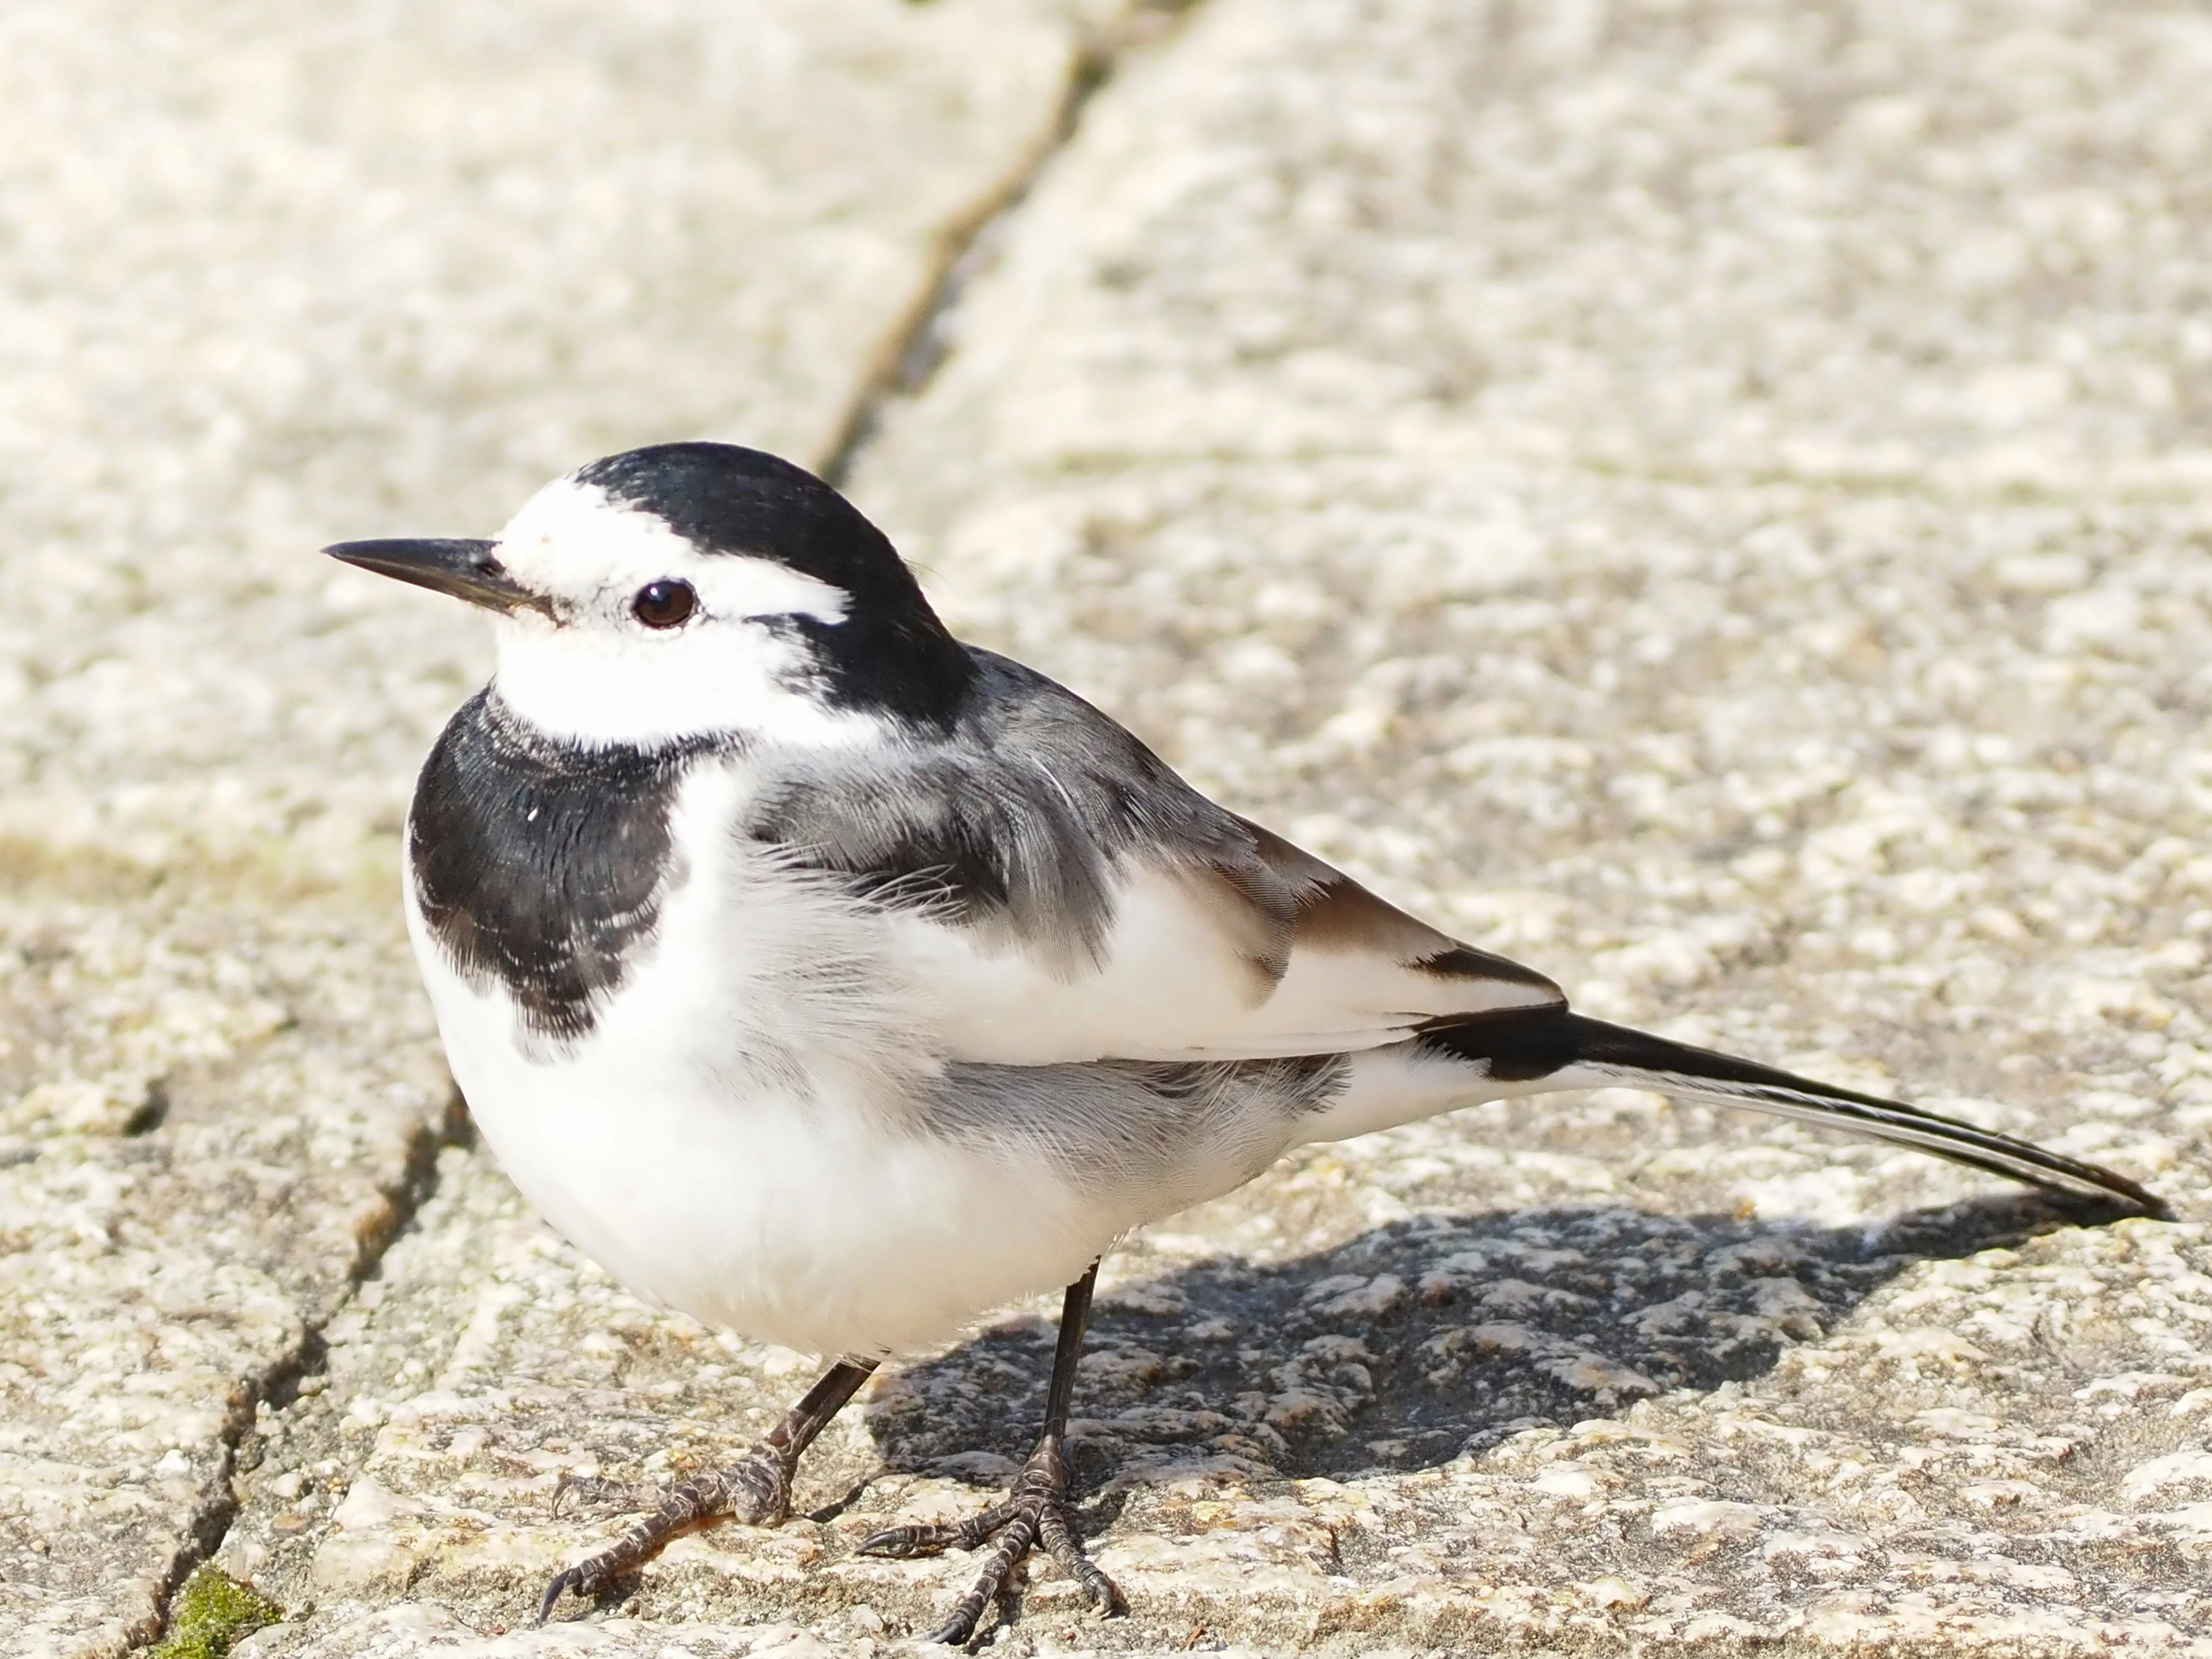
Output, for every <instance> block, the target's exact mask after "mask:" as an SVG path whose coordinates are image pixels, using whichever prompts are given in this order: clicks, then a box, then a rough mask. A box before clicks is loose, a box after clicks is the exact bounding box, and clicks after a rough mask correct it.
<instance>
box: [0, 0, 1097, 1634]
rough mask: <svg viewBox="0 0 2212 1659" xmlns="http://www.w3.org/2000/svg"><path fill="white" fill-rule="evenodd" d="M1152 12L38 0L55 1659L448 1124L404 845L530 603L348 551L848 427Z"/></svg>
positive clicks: (26, 687) (108, 1615) (11, 172)
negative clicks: (498, 623)
mask: <svg viewBox="0 0 2212 1659" xmlns="http://www.w3.org/2000/svg"><path fill="white" fill-rule="evenodd" d="M1094 14H1095V15H1094ZM1107 15H1109V11H1108V9H1106V8H1103V7H1100V8H1092V9H1090V11H1089V12H1086V11H1085V9H1084V8H1081V7H1066V6H1062V5H1060V4H1056V3H1052V0H961V3H958V4H953V5H941V6H933V7H918V6H908V5H905V4H902V3H897V0H831V3H825V0H803V3H801V0H792V3H778V0H758V3H751V0H748V3H744V4H738V5H728V4H716V5H701V4H689V3H681V0H671V3H648V4H642V5H625V6H623V7H622V8H620V9H618V10H609V9H605V8H602V7H592V6H588V5H574V4H563V3H558V0H550V3H542V4H540V3H532V4H529V5H524V6H514V5H498V4H484V5H477V4H460V5H454V4H438V5H420V4H412V3H401V4H397V5H368V4H360V5H356V4H341V5H319V6H312V7H307V8H299V7H283V6H270V5H265V4H260V3H238V4H226V5H220V6H209V5H203V4H170V3H161V0H143V3H123V0H117V3H101V0H95V3H91V4H82V3H75V0H70V3H52V4H48V3H36V0H33V3H26V4H22V5H10V6H9V7H8V8H6V9H5V13H4V15H0V204H4V205H0V222H4V227H5V228H4V233H0V504H4V511H3V512H0V520H4V530H0V558H4V561H5V578H6V580H5V591H6V592H7V595H8V605H7V614H6V617H5V618H4V620H0V1626H5V1629H6V1634H5V1636H4V1637H0V1648H4V1649H5V1650H8V1651H9V1652H18V1651H21V1652H55V1653H71V1654H77V1653H82V1654H94V1653H108V1652H113V1651H116V1650H119V1649H120V1648H122V1647H123V1646H125V1644H129V1643H132V1642H137V1641H142V1640H143V1639H145V1638H148V1637H149V1636H150V1635H151V1634H152V1633H153V1632H154V1631H155V1628H156V1627H157V1626H158V1622H159V1613H160V1608H161V1601H162V1599H163V1597H164V1596H165V1595H166V1594H167V1589H168V1587H169V1586H170V1585H172V1584H173V1583H174V1581H175V1579H176V1578H177V1577H178V1576H179V1571H180V1569H181V1567H182V1566H184V1565H189V1562H190V1561H191V1559H193V1558H194V1557H195V1556H196V1555H197V1553H199V1552H201V1551H203V1550H204V1549H205V1548H207V1547H211V1546H212V1545H213V1544H214V1543H216V1541H218V1540H219V1539H220V1537H221V1535H222V1531H223V1528H224V1524H225V1522H226V1520H227V1518H228V1513H229V1511H230V1510H231V1509H232V1507H233V1506H234V1494H233V1492H232V1487H231V1484H230V1482H231V1474H232V1469H231V1462H232V1458H233V1449H234V1446H235V1444H236V1443H237V1442H238V1440H239V1437H240V1436H241V1435H244V1434H246V1433H247V1431H250V1429H251V1428H252V1420H253V1418H252V1414H253V1412H254V1409H255V1403H256V1400H257V1398H263V1399H275V1400H285V1399H289V1397H290V1392H291V1388H292V1385H293V1383H294V1382H295V1380H296V1377H295V1373H297V1372H299V1371H300V1370H301V1369H302V1367H303V1366H306V1367H312V1365H313V1363H314V1355H315V1354H316V1353H317V1352H319V1341H320V1339H319V1337H317V1336H314V1335H313V1333H314V1332H315V1331H317V1330H318V1329H319V1328H320V1327H321V1326H322V1325H323V1324H324V1323H325V1322H326V1321H327V1320H328V1319H329V1317H330V1316H331V1313H332V1312H333V1311H334V1310H336V1309H337V1308H338V1307H339V1306H341V1305H343V1304H344V1303H345V1302H346V1300H347V1298H348V1297H349V1293H350V1291H351V1288H352V1285H353V1282H354V1279H356V1276H357V1275H358V1274H359V1273H360V1272H361V1271H362V1269H363V1268H364V1267H367V1266H368V1265H369V1264H371V1263H373V1262H374V1260H375V1258H376V1256H377V1255H378V1254H379V1253H380V1251H381V1249H383V1247H384V1245H385V1244H386V1242H387V1241H388V1239H389V1238H390V1237H391V1235H392V1231H393V1230H394V1225H395V1224H396V1223H398V1221H400V1220H401V1219H402V1218H404V1214H405V1213H406V1212H407V1211H408V1209H409V1208H410V1206H411V1204H412V1203H413V1201H414V1199H415V1196H416V1191H417V1189H418V1188H419V1186H420V1183H421V1179H422V1177H423V1176H427V1174H428V1170H429V1169H430V1166H431V1164H432V1163H433V1161H434V1158H435V1148H436V1144H437V1142H438V1141H439V1139H441V1136H442V1135H444V1134H445V1133H446V1130H447V1109H448V1104H449V1095H450V1085H449V1084H447V1081H446V1080H445V1078H444V1074H443V1070H442V1067H441V1065H440V1064H439V1061H438V1059H437V1056H436V1054H435V1048H434V1046H433V1043H432V1042H431V1039H430V1032H429V1024H428V1015H427V1011H426V1010H425V1009H424V1008H423V1007H422V1003H421V999H420V995H419V993H418V992H417V991H416V988H415V987H414V975H413V972H412V969H411V966H410V964H409V963H408V962H407V960H406V958H405V949H404V944H403V943H402V942H401V939H400V933H399V928H398V918H397V912H396V908H395V907H396V899H397V895H396V884H395V883H394V881H393V879H392V869H393V867H394V865H395V864H396V860H397V829H398V820H399V813H400V811H401V809H402V806H403V805H404V799H405V791H406V788H407V786H408V782H409V780H410V774H411V771H412V769H413V766H414V763H415V760H416V757H417V755H418V754H419V753H420V751H421V750H422V747H423V746H424V744H426V743H427V741H428V736H429V734H430V733H431V732H433V731H435V727H436V725H437V723H438V722H439V721H440V720H441V719H442V718H443V717H444V715H445V714H446V713H447V710H449V709H450V708H451V707H452V706H453V703H454V702H457V701H458V700H459V697H460V696H462V695H463V694H464V693H465V690H466V689H467V688H468V687H470V686H471V684H474V683H475V682H476V681H477V680H478V679H480V678H481V677H482V674H483V668H484V662H485V656H486V653H485V652H484V649H483V638H482V632H481V628H480V626H479V624H477V623H474V622H472V621H471V620H470V619H469V618H467V617H465V616H461V615H459V614H457V613H455V612H454V611H453V608H452V607H448V606H443V605H437V604H435V603H434V602H431V601H429V600H428V599H423V598H422V597H420V596H414V597H410V596H409V595H407V594H405V593H404V592H399V591H398V590H397V589H389V588H386V586H384V585H380V584H377V583H374V582H370V581H366V580H362V579H361V578H360V577H358V576H357V575H354V574H347V573H343V572H341V571H339V570H337V568H334V567H332V566H331V565H329V564H328V563H327V562H325V561H321V560H319V559H317V558H316V557H315V556H314V552H313V550H314V549H315V548H316V547H317V546H318V545H319V544H321V543H323V542H325V541H327V540H331V539H333V538H337V537H339V536H342V535H362V534H374V533H377V532H405V531H409V530H415V531H422V532H441V531H444V532H470V531H474V532H484V531H487V530H489V529H490V528H492V527H495V526H496V525H497V524H498V523H499V522H500V520H501V519H502V518H503V517H504V515H505V514H506V513H507V512H508V511H509V510H511V508H512V507H513V505H514V504H515V503H516V502H517V501H519V500H520V498H521V496H522V495H523V494H525V493H526V491H527V490H528V489H532V488H534V487H535V486H536V485H537V484H538V483H541V482H543V480H544V478H546V477H550V476H551V475H553V474H554V473H556V472H557V471H562V470H564V469H565V468H567V467H568V466H571V465H575V464H577V463H578V462H579V461H580V460H582V459H588V458H589V457H591V456H592V455H594V454H597V453H602V452H604V451H607V450H611V449H616V448H619V447H624V446H627V445H629V444H632V443H636V442H641V441H650V440H653V439H657V438H663V437H669V436H674V435H690V434H693V433H696V432H699V431H702V430H704V431H709V432H713V433H714V434H717V435H729V436H733V437H743V438H747V439H750V440H751V441H756V442H760V443H764V444H767V445H769V446H771V447H777V448H780V449H782V450H785V451H787V452H790V453H796V454H799V455H800V456H803V457H812V458H815V459H821V458H823V457H825V456H827V455H828V454H829V452H830V451H831V449H832V448H833V447H834V446H835V445H836V443H837V442H838V441H839V437H840V435H841V433H842V431H843V430H844V429H845V428H847V427H848V425H849V424H850V423H851V422H852V421H853V420H854V417H855V415H856V411H857V410H858V409H859V407H860V402H861V400H862V398H863V396H864V394H865V393H866V390H867V388H868V387H869V386H870V385H871V384H872V382H873V380H875V379H876V378H877V377H878V375H879V374H882V373H884V371H885V370H886V369H887V368H888V362H887V355H888V354H889V353H890V352H891V351H893V350H894V349H896V345H897V343H898V342H899V341H900V340H901V339H902V337H903V334H904V331H905V330H906V327H907V322H908V318H909V316H910V315H911V314H912V313H914V312H915V308H916V307H918V306H920V305H921V303H922V302H923V301H924V300H925V298H926V297H927V295H928V293H929V292H930V291H931V289H932V287H933V283H934V282H935V280H936V276H937V273H938V271H939V267H940V266H941V264H943V262H944V260H945V258H947V257H948V254H947V248H948V246H950V244H951V241H952V240H956V239H957V236H958V234H961V233H962V231H963V228H964V227H966V226H967V225H968V224H969V222H972V221H973V220H974V219H975V216H977V215H979V214H981V213H982V212H983V211H985V210H987V208H988V207H989V206H990V204H992V203H994V201H996V200H997V199H998V198H999V197H1000V196H1001V195H1002V194H1003V193H1004V192H1005V191H1006V190H1007V189H1008V188H1010V187H1011V186H1012V185H1013V184H1015V183H1016V182H1017V181H1018V179H1021V178H1022V177H1023V176H1024V172H1025V170H1026V169H1027V167H1028V166H1029V165H1030V160H1031V157H1032V156H1033V155H1034V154H1035V153H1036V150H1037V149H1038V148H1039V147H1040V146H1041V145H1043V144H1045V143H1048V141H1049V140H1050V139H1051V137H1053V135H1054V131H1056V128H1057V124H1058V118H1059V111H1060V107H1061V105H1062V103H1063V102H1064V100H1065V98H1066V94H1067V90H1068V88H1069V86H1070V84H1071V79H1072V77H1073V76H1074V75H1075V74H1076V72H1077V69H1078V65H1079V58H1080V57H1081V55H1082V53H1083V52H1085V50H1086V49H1087V47H1086V40H1087V31H1088V30H1090V29H1091V27H1093V26H1095V25H1097V24H1098V23H1101V22H1103V21H1104V19H1105V18H1106V17H1107Z"/></svg>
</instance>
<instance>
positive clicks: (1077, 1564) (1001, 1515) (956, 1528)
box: [860, 1261, 1121, 1646]
mask: <svg viewBox="0 0 2212 1659" xmlns="http://www.w3.org/2000/svg"><path fill="white" fill-rule="evenodd" d="M1097 1282H1098V1264H1097V1262H1096V1261H1094V1262H1092V1263H1091V1266H1090V1268H1089V1269H1088V1270H1087V1271H1086V1272H1085V1273H1084V1275H1083V1277H1082V1278H1080V1279H1077V1280H1076V1281H1075V1283H1073V1285H1069V1286H1068V1287H1067V1294H1066V1297H1065V1298H1064V1299H1063V1300H1062V1302H1061V1304H1060V1342H1059V1345H1058V1346H1057V1347H1056V1348H1055V1349H1054V1352H1053V1358H1052V1385H1051V1387H1050V1389H1048V1391H1047V1392H1046V1395H1045V1406H1044V1432H1043V1434H1042V1435H1041V1436H1039V1437H1038V1439H1037V1443H1036V1450H1035V1451H1033V1452H1031V1453H1030V1456H1029V1461H1028V1462H1026V1463H1024V1465H1023V1466H1022V1472H1021V1473H1020V1474H1018V1475H1017V1476H1015V1478H1014V1489H1013V1491H1012V1493H1011V1494H1010V1495H1009V1496H1008V1497H1007V1498H1006V1502H1004V1503H1002V1504H993V1505H992V1506H991V1507H990V1508H989V1509H987V1510H984V1511H983V1512H982V1513H981V1515H976V1516H969V1518H968V1519H967V1520H965V1521H961V1522H952V1523H951V1524H948V1525H937V1526H908V1527H893V1528H890V1530H888V1531H885V1532H879V1533H876V1534H873V1535H872V1536H871V1537H868V1538H866V1539H863V1540H862V1541H861V1542H860V1549H861V1551H862V1553H866V1554H872V1555H897V1556H912V1555H934V1554H936V1553H939V1551H942V1550H945V1549H948V1548H953V1547H957V1548H960V1549H974V1548H975V1547H977V1546H978V1545H981V1544H982V1543H983V1542H985V1541H987V1540H994V1542H993V1544H992V1548H991V1553H990V1554H989V1555H987V1556H986V1557H985V1558H984V1559H983V1565H982V1566H981V1568H980V1569H978V1570H977V1571H976V1574H975V1582H974V1583H971V1584H970V1585H969V1587H968V1593H967V1594H966V1595H963V1596H962V1597H961V1598H960V1600H959V1601H958V1603H957V1605H956V1606H955V1607H953V1609H952V1612H951V1614H950V1615H949V1616H948V1617H947V1618H946V1619H945V1621H944V1623H942V1624H940V1625H939V1626H937V1627H936V1628H935V1629H934V1630H933V1631H931V1632H929V1633H928V1634H927V1636H925V1637H923V1638H921V1639H922V1640H923V1641H925V1642H941V1643H945V1644H949V1645H952V1646H958V1645H960V1644H964V1643H965V1642H966V1641H967V1640H968V1638H969V1637H971V1636H973V1635H974V1634H975V1623H976V1621H977V1620H980V1619H981V1617H982V1616H983V1609H984V1608H986V1607H988V1606H990V1604H991V1601H992V1599H993V1598H994V1597H995V1596H997V1595H999V1594H1000V1592H1002V1591H1003V1590H1004V1589H1006V1581H1007V1580H1008V1579H1009V1578H1010V1577H1012V1575H1013V1571H1014V1569H1015V1568H1016V1567H1017V1566H1018V1565H1020V1564H1021V1562H1022V1561H1023V1559H1024V1558H1025V1557H1027V1556H1028V1555H1029V1553H1030V1552H1031V1551H1032V1550H1034V1549H1036V1547H1037V1546H1038V1545H1040V1544H1042V1545H1043V1546H1044V1548H1045V1552H1046V1553H1048V1554H1049V1555H1050V1556H1051V1557H1052V1559H1054V1561H1056V1562H1058V1563H1059V1564H1060V1570H1061V1571H1063V1572H1065V1573H1066V1574H1067V1575H1068V1577H1071V1578H1073V1579H1074V1580H1075V1582H1076V1583H1079V1584H1080V1585H1082V1586H1083V1589H1084V1591H1085V1594H1086V1595H1089V1596H1090V1597H1091V1602H1092V1604H1093V1605H1094V1606H1096V1607H1097V1609H1098V1611H1099V1612H1100V1613H1105V1614H1108V1615H1109V1616H1110V1615H1111V1614H1113V1613H1118V1612H1120V1611H1121V1592H1120V1591H1119V1590H1117V1589H1115V1588H1114V1581H1113V1580H1112V1579H1110V1578H1109V1577H1107V1576H1106V1575H1105V1574H1104V1573H1103V1572H1101V1571H1099V1570H1098V1568H1097V1565H1094V1564H1093V1563H1092V1562H1091V1559H1090V1558H1089V1557H1088V1556H1086V1555H1085V1554H1084V1553H1083V1546H1082V1544H1081V1543H1080V1542H1079V1541H1078V1540H1077V1538H1076V1536H1075V1530H1074V1528H1073V1525H1072V1524H1071V1511H1072V1509H1073V1505H1072V1504H1070V1502H1069V1500H1068V1488H1069V1486H1071V1485H1072V1484H1073V1477H1074V1472H1073V1470H1072V1469H1071V1468H1069V1467H1068V1462H1067V1450H1066V1442H1067V1411H1068V1406H1069V1403H1070V1401H1072V1400H1073V1397H1074V1394H1075V1368H1076V1364H1077V1362H1078V1361H1079V1360H1080V1359H1081V1358H1082V1357H1083V1335H1084V1330H1085V1327H1086V1326H1087V1325H1088V1324H1089V1323H1090V1322H1091V1291H1092V1289H1093V1288H1094V1287H1095V1286H1096V1285H1097Z"/></svg>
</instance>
